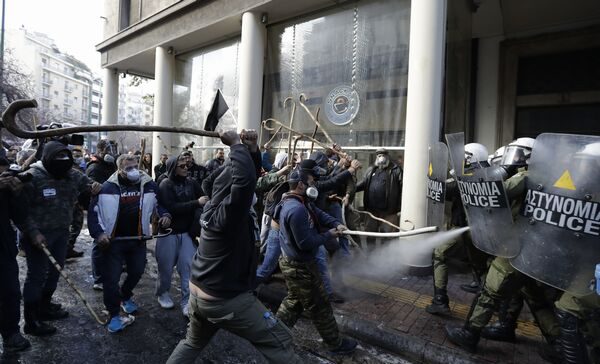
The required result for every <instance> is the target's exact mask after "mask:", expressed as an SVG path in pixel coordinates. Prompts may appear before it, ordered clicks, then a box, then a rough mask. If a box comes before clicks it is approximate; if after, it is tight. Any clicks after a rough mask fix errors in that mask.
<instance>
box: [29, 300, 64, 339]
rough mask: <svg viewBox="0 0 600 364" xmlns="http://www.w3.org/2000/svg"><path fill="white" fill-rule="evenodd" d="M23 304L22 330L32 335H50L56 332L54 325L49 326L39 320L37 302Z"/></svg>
mask: <svg viewBox="0 0 600 364" xmlns="http://www.w3.org/2000/svg"><path fill="white" fill-rule="evenodd" d="M23 306H24V309H23V312H24V314H25V315H24V316H25V327H24V328H23V331H24V332H25V333H26V334H28V335H33V336H46V335H52V334H54V333H55V332H56V328H55V327H54V326H50V325H48V324H46V323H43V322H42V321H40V320H39V315H38V306H39V303H38V302H34V303H27V302H25V303H24V304H23Z"/></svg>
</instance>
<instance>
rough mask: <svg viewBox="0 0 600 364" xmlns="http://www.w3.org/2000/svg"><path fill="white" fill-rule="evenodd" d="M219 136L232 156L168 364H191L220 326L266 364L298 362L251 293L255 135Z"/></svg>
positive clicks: (208, 216) (207, 221) (281, 329)
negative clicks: (184, 326)
mask: <svg viewBox="0 0 600 364" xmlns="http://www.w3.org/2000/svg"><path fill="white" fill-rule="evenodd" d="M220 135H221V141H222V142H223V143H224V144H226V145H229V146H230V147H231V152H230V154H229V159H228V161H227V163H225V166H224V167H223V170H222V171H220V174H219V176H218V177H216V179H215V180H214V184H213V186H212V188H211V190H210V192H211V193H212V195H211V199H210V201H209V202H208V204H207V205H206V206H205V207H204V213H203V214H202V218H201V222H202V233H201V237H200V245H199V246H198V250H197V252H196V255H195V256H194V261H193V263H192V278H191V282H190V291H191V297H190V325H189V327H188V332H187V337H186V339H185V340H182V341H181V342H180V343H179V344H178V345H177V347H176V348H175V350H174V351H173V353H172V354H171V357H170V358H169V360H168V361H167V363H178V364H181V363H193V362H195V361H196V358H197V356H198V355H199V354H200V353H201V352H202V350H203V349H204V347H205V346H206V345H207V344H208V342H209V341H210V339H211V338H212V337H213V335H214V334H215V333H216V332H217V330H218V329H220V328H222V329H225V330H227V331H230V332H232V333H234V334H236V335H238V336H241V337H243V338H245V339H247V340H248V341H250V342H251V343H252V344H253V345H254V346H255V347H256V348H257V349H258V350H259V351H260V352H261V353H262V354H263V355H264V356H265V358H266V359H267V361H269V362H270V363H290V364H291V363H300V362H301V361H300V359H299V358H298V357H297V356H296V355H295V354H294V352H293V350H292V337H291V334H290V332H289V330H288V329H287V328H286V327H285V325H283V324H282V323H281V322H280V321H278V320H277V319H276V318H275V317H274V316H273V315H272V314H271V313H270V311H269V310H267V308H265V306H263V304H262V303H260V301H258V300H257V299H256V297H255V296H254V295H253V294H252V293H251V289H252V286H253V281H254V274H255V271H256V255H255V239H256V238H255V232H254V229H255V228H254V221H252V220H251V213H250V211H251V206H252V200H253V195H254V189H255V186H256V177H257V172H258V171H259V170H260V153H259V151H258V148H257V145H256V142H257V134H256V132H255V131H253V130H249V131H244V130H242V135H241V140H242V141H240V136H239V135H238V134H237V133H236V132H235V131H228V132H224V133H223V132H221V133H220ZM242 142H243V143H242ZM248 149H250V152H249V151H248Z"/></svg>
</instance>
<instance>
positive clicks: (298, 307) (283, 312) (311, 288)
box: [277, 257, 342, 348]
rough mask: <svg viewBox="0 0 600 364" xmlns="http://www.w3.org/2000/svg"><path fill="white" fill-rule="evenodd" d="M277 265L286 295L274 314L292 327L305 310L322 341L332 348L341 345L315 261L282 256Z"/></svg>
mask: <svg viewBox="0 0 600 364" xmlns="http://www.w3.org/2000/svg"><path fill="white" fill-rule="evenodd" d="M279 267H280V268H281V272H282V273H283V276H284V278H285V283H286V285H287V289H288V295H287V297H286V298H285V299H284V300H283V302H282V303H281V306H279V310H278V311H277V318H278V319H280V320H281V321H282V322H283V323H284V324H286V326H287V327H294V325H295V324H296V321H298V318H299V317H300V315H301V314H302V312H304V310H306V311H308V312H309V314H310V317H311V319H312V322H313V324H314V325H315V327H316V329H317V331H318V332H319V334H320V335H321V337H322V338H323V341H324V342H325V344H327V345H328V346H329V347H331V348H336V347H338V346H340V344H341V342H342V339H341V337H340V333H339V330H338V327H337V323H336V322H335V317H334V316H333V309H332V308H331V304H330V303H329V298H328V296H327V293H326V292H325V287H324V286H323V280H322V279H321V275H320V273H319V269H318V268H317V263H316V262H315V261H310V262H299V261H294V260H291V259H288V258H286V257H281V258H280V259H279Z"/></svg>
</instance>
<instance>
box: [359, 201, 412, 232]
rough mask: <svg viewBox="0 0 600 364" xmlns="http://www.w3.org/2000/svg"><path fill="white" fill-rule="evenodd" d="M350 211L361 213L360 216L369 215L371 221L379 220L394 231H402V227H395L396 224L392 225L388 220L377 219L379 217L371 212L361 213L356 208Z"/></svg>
mask: <svg viewBox="0 0 600 364" xmlns="http://www.w3.org/2000/svg"><path fill="white" fill-rule="evenodd" d="M350 209H352V211H354V212H357V213H359V214H364V215H367V216H369V217H370V218H371V219H373V220H377V221H380V222H382V223H384V224H387V225H389V226H391V227H393V228H394V229H397V230H401V229H400V226H398V225H394V224H392V223H391V222H389V221H387V220H385V219H382V218H379V217H377V216H375V215H373V214H372V213H370V212H369V211H360V210H357V209H355V208H354V207H352V206H350Z"/></svg>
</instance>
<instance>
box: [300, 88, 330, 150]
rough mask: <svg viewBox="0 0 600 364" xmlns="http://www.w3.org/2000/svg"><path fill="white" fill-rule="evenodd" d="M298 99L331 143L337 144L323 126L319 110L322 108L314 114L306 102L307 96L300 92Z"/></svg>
mask: <svg viewBox="0 0 600 364" xmlns="http://www.w3.org/2000/svg"><path fill="white" fill-rule="evenodd" d="M298 100H299V101H300V106H302V108H303V109H304V110H305V111H306V113H307V114H308V115H309V116H310V118H311V119H312V120H313V122H314V123H315V125H317V126H318V127H319V128H321V132H323V135H325V138H327V141H328V142H329V143H331V144H332V145H333V144H335V142H334V141H333V139H331V137H330V136H329V134H328V133H327V130H325V129H324V128H323V126H322V125H321V123H320V122H319V111H320V110H321V109H320V108H318V109H317V114H316V116H315V115H313V113H312V112H311V111H310V110H309V109H308V106H306V104H305V103H304V102H305V101H306V96H305V95H304V94H300V97H298Z"/></svg>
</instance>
